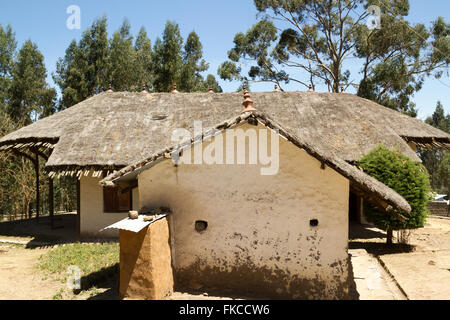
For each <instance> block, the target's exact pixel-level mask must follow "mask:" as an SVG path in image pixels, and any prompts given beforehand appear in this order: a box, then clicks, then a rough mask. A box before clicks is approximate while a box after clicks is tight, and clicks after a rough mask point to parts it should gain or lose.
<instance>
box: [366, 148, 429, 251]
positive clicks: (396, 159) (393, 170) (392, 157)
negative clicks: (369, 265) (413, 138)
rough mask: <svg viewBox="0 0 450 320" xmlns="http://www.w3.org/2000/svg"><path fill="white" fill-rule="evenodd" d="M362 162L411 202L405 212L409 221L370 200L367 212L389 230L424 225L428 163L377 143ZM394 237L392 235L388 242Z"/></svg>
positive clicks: (375, 176)
mask: <svg viewBox="0 0 450 320" xmlns="http://www.w3.org/2000/svg"><path fill="white" fill-rule="evenodd" d="M359 166H360V167H361V168H363V170H364V171H365V172H366V173H367V174H369V175H371V176H372V177H374V178H376V179H377V180H379V181H380V182H382V183H384V184H385V185H387V186H388V187H390V188H391V189H393V190H395V191H397V193H398V194H400V195H401V196H402V197H403V198H405V200H406V201H408V202H409V204H410V205H411V209H412V210H411V213H410V214H409V215H408V214H402V213H401V212H398V213H400V214H402V215H403V216H404V217H405V218H406V221H404V222H403V221H401V220H399V219H398V218H396V217H394V216H392V215H389V214H387V213H386V212H383V211H380V210H378V209H377V208H376V207H374V206H372V205H371V204H367V205H365V216H366V218H367V220H368V221H369V222H372V223H373V224H375V226H376V227H377V228H380V229H382V230H386V231H388V235H391V236H392V230H403V229H415V228H421V227H423V226H424V223H425V219H426V216H427V214H428V210H427V205H428V201H429V198H428V194H429V192H430V191H431V189H430V180H429V175H428V173H427V171H426V169H425V167H424V166H423V165H422V164H420V163H418V162H414V161H412V160H411V159H409V158H408V157H406V156H404V155H402V154H400V153H399V152H397V151H390V150H388V149H387V148H386V147H384V146H378V147H376V148H375V149H374V150H372V151H371V152H370V153H369V154H367V155H366V156H365V157H363V158H362V159H361V161H360V162H359ZM390 240H391V241H392V239H389V236H388V242H390Z"/></svg>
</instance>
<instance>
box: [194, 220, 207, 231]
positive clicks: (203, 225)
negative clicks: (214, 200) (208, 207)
mask: <svg viewBox="0 0 450 320" xmlns="http://www.w3.org/2000/svg"><path fill="white" fill-rule="evenodd" d="M207 228H208V222H206V221H203V220H198V221H195V231H197V232H204V231H205V230H206V229H207Z"/></svg>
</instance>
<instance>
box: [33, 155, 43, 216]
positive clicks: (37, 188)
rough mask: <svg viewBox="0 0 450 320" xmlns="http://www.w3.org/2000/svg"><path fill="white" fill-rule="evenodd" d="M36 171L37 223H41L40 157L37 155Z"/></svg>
mask: <svg viewBox="0 0 450 320" xmlns="http://www.w3.org/2000/svg"><path fill="white" fill-rule="evenodd" d="M34 171H35V172H36V222H39V207H40V205H39V204H40V203H39V199H40V196H41V195H40V192H39V155H38V154H37V153H36V160H35V163H34Z"/></svg>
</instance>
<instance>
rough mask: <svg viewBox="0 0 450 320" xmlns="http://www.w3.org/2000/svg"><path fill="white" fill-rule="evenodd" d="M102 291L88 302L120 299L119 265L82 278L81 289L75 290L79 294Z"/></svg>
mask: <svg viewBox="0 0 450 320" xmlns="http://www.w3.org/2000/svg"><path fill="white" fill-rule="evenodd" d="M94 287H95V288H97V289H101V291H102V292H101V293H97V294H94V295H93V296H91V297H89V298H88V300H117V299H119V296H118V292H119V264H118V263H117V264H115V265H113V266H111V267H108V268H102V269H100V270H99V271H96V272H93V273H90V274H88V275H86V276H83V277H82V278H81V289H80V290H74V291H73V293H74V294H79V293H80V292H81V291H83V290H90V289H92V288H94Z"/></svg>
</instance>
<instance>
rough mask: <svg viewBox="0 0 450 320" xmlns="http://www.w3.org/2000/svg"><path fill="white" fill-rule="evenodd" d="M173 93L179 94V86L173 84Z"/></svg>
mask: <svg viewBox="0 0 450 320" xmlns="http://www.w3.org/2000/svg"><path fill="white" fill-rule="evenodd" d="M172 93H178V90H177V84H176V83H174V84H173V90H172Z"/></svg>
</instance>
